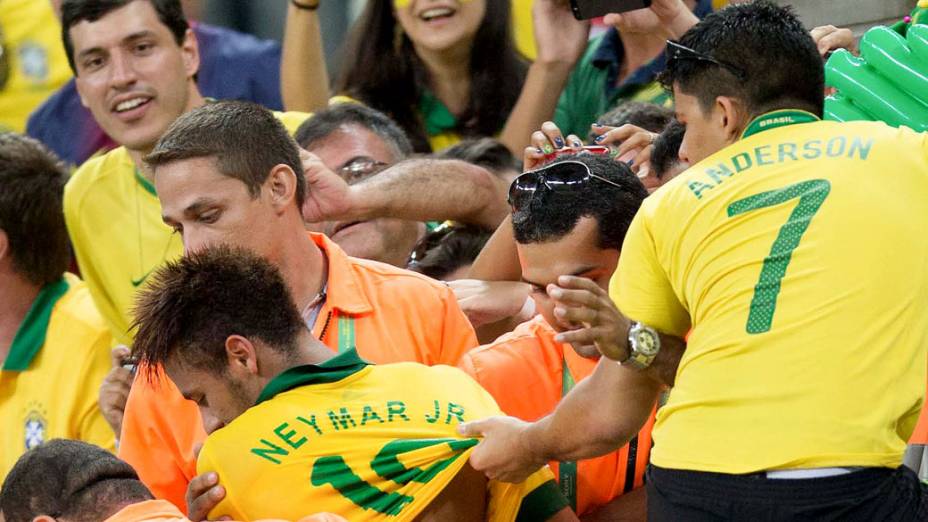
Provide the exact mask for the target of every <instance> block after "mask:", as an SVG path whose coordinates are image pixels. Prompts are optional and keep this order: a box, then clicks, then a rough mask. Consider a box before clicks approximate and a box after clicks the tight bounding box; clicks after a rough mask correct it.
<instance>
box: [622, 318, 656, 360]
mask: <svg viewBox="0 0 928 522" xmlns="http://www.w3.org/2000/svg"><path fill="white" fill-rule="evenodd" d="M660 351H661V337H660V335H658V333H657V331H656V330H654V328H651V327H650V326H647V325H644V324H641V323H635V322H633V323H632V324H631V326H630V327H629V329H628V359H625V360H624V361H622V362H621V363H620V364H622V365H623V366H631V367H632V368H634V369H636V370H644V369H645V368H647V367H649V366H651V363H653V362H654V358H655V357H657V354H658V352H660Z"/></svg>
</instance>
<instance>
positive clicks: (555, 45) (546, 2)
mask: <svg viewBox="0 0 928 522" xmlns="http://www.w3.org/2000/svg"><path fill="white" fill-rule="evenodd" d="M532 20H533V23H534V29H535V41H536V42H537V46H538V57H537V58H536V59H535V62H534V63H532V65H531V66H530V67H529V70H528V75H527V76H526V77H525V83H524V84H523V86H522V92H521V94H520V95H519V99H518V100H517V101H516V104H515V106H514V107H513V108H512V113H511V114H510V115H509V119H508V120H506V125H505V127H503V131H502V133H501V134H500V137H499V140H500V141H501V142H503V144H505V145H506V147H507V148H508V149H509V150H510V151H512V153H513V154H519V153H520V152H521V151H522V149H523V148H524V147H525V145H526V144H527V143H528V141H529V136H530V135H531V134H532V131H534V130H535V129H537V128H538V127H539V126H540V125H541V124H542V122H544V121H545V120H548V119H551V118H552V117H553V115H554V109H555V107H556V106H557V100H558V98H559V97H560V95H561V91H562V90H563V88H564V85H566V83H567V78H568V77H569V76H570V71H571V70H573V68H574V64H575V63H576V62H577V60H579V59H580V55H582V54H583V50H584V49H585V48H586V44H587V38H588V37H589V33H590V24H589V23H588V22H580V21H578V20H576V19H574V17H573V14H571V12H570V8H569V6H568V5H567V2H566V1H565V0H535V2H534V5H533V6H532Z"/></svg>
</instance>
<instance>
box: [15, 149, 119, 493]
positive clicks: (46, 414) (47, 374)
mask: <svg viewBox="0 0 928 522" xmlns="http://www.w3.org/2000/svg"><path fill="white" fill-rule="evenodd" d="M66 179H67V174H66V173H65V171H64V168H63V167H62V166H61V164H60V163H59V162H58V159H57V158H55V157H54V156H53V155H51V153H49V152H48V151H47V150H46V149H45V148H44V147H43V146H42V145H41V144H39V143H38V142H37V141H35V140H33V139H31V138H27V137H25V136H21V135H19V134H13V133H2V134H0V364H2V368H0V422H2V424H3V430H2V432H0V482H2V479H3V477H4V475H6V473H7V471H9V469H10V468H11V467H12V466H13V464H14V463H15V462H16V459H17V458H18V457H19V456H20V455H21V454H22V453H23V451H25V450H27V449H29V448H33V447H35V446H38V445H39V444H41V443H42V442H44V441H46V440H48V439H50V438H52V437H68V438H75V439H81V440H86V441H90V442H94V443H96V444H100V445H101V446H104V447H106V448H110V449H112V448H113V446H114V443H115V439H114V437H113V433H112V431H110V429H109V427H108V426H107V425H106V421H104V419H103V417H102V416H101V415H100V410H99V408H98V407H97V394H96V389H97V387H98V386H99V385H100V382H101V381H102V380H103V377H104V376H105V375H106V372H107V371H108V370H109V366H110V358H109V347H110V344H111V342H112V337H110V334H109V331H108V330H107V328H106V325H105V324H104V323H103V320H102V319H101V318H100V315H99V314H98V313H97V311H96V309H94V306H93V302H92V301H91V299H90V295H89V294H88V292H87V289H86V288H85V287H84V284H83V283H82V282H81V281H80V280H79V279H78V278H77V277H75V276H73V275H71V274H67V273H65V271H66V270H67V268H68V263H69V261H70V253H69V251H68V235H67V231H66V230H65V226H64V216H63V215H62V214H61V195H62V192H63V190H64V183H65V180H66Z"/></svg>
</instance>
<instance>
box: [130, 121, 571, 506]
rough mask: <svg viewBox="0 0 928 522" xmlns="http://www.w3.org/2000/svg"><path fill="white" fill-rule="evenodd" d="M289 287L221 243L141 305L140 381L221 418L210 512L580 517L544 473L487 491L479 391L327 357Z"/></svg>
mask: <svg viewBox="0 0 928 522" xmlns="http://www.w3.org/2000/svg"><path fill="white" fill-rule="evenodd" d="M169 135H170V133H169ZM156 154H157V152H156ZM159 171H160V168H159ZM161 175H162V174H161V173H160V172H158V173H157V174H156V178H155V179H156V183H159V184H160V178H161ZM289 288H291V285H289V284H288V283H286V282H285V278H284V277H282V275H281V273H280V271H278V270H277V268H275V267H274V266H273V265H272V264H271V263H269V262H267V261H266V260H264V259H263V258H261V257H259V256H258V255H256V254H255V253H253V252H250V251H248V250H245V249H240V248H231V247H229V246H225V245H218V246H210V247H205V248H204V249H200V250H197V251H196V252H191V253H190V254H188V255H187V256H186V257H184V258H182V259H181V260H179V261H177V262H175V263H169V264H168V265H167V266H166V267H164V268H163V269H161V270H160V271H158V272H157V273H156V275H155V277H154V278H153V281H152V283H151V284H150V286H149V288H148V289H147V290H145V291H144V292H143V293H142V294H141V296H140V298H139V300H138V302H137V307H136V314H137V316H136V322H135V325H136V326H137V333H136V338H135V346H134V348H135V350H136V351H137V353H138V354H139V357H140V360H141V363H142V365H143V367H144V368H147V369H148V371H146V372H145V374H146V375H147V376H148V377H149V378H155V379H158V372H157V371H156V370H155V368H161V367H163V368H164V370H165V373H166V374H167V375H168V376H170V378H171V380H173V381H174V382H175V383H176V384H177V386H178V388H179V389H180V391H181V392H182V393H183V395H184V396H185V397H186V398H188V399H190V400H191V401H194V402H196V404H197V405H198V406H199V408H200V410H201V411H202V412H203V416H204V417H214V418H216V419H218V421H219V422H220V423H221V424H222V425H223V427H222V429H220V430H218V431H215V432H213V433H212V434H211V435H210V436H209V437H208V438H207V439H206V442H205V443H204V445H203V449H202V451H201V452H200V456H199V462H198V466H197V468H198V471H199V472H201V473H210V472H215V473H218V475H219V477H220V483H221V484H222V486H223V488H224V490H225V499H224V500H223V501H222V502H220V503H219V504H218V505H217V506H215V507H214V508H213V509H212V510H211V511H210V516H211V517H212V518H219V517H222V516H228V517H232V518H238V519H242V520H250V519H254V518H258V517H262V516H273V517H279V518H285V519H291V520H292V519H294V518H296V517H297V516H299V514H300V513H301V512H302V511H303V510H305V509H306V506H313V507H314V508H315V509H320V510H324V511H329V512H333V513H336V514H339V515H342V516H344V517H346V518H349V519H351V520H359V519H361V518H362V517H366V516H370V515H371V514H381V515H384V516H387V515H389V516H394V517H402V520H411V519H413V518H417V517H422V519H424V520H451V519H453V520H462V521H470V520H473V521H477V520H492V521H500V522H510V521H513V520H515V519H516V517H517V516H522V517H525V516H529V517H531V518H532V519H533V520H550V519H554V520H576V517H574V515H573V513H572V512H570V510H569V509H568V508H567V507H566V502H565V501H564V499H563V497H561V496H560V494H559V493H558V491H557V487H556V486H555V483H554V477H553V476H552V475H551V472H550V470H547V469H543V470H541V471H539V472H536V473H535V474H533V475H532V476H531V477H529V479H528V480H526V481H525V482H524V483H522V484H519V485H511V484H501V483H496V482H490V483H489V484H487V481H486V479H485V478H484V477H483V476H481V475H479V474H476V473H473V471H472V470H471V469H470V468H469V467H468V466H467V454H468V452H469V451H470V448H472V447H473V446H474V445H475V444H476V441H474V440H468V439H461V438H459V437H457V436H456V435H455V425H456V424H457V422H461V421H463V420H465V419H469V418H476V417H479V416H482V415H486V414H487V413H490V414H492V413H493V412H498V411H499V410H498V408H497V407H496V405H495V404H494V403H493V400H492V399H491V398H490V397H489V396H488V395H487V394H486V392H485V391H484V390H483V389H481V388H480V386H479V385H478V384H477V383H476V382H474V381H473V380H471V379H469V378H468V377H467V376H466V375H464V373H463V372H461V371H459V370H456V369H454V368H450V367H447V366H438V367H434V368H429V367H427V366H423V365H421V364H410V363H403V364H387V365H380V366H376V365H372V364H369V363H367V362H365V361H364V360H362V359H361V358H360V357H359V356H358V352H357V351H356V350H355V346H349V347H347V349H345V350H343V351H342V352H341V353H339V354H338V355H336V354H334V353H333V352H332V350H331V349H329V347H328V346H326V345H325V344H323V343H322V342H320V341H318V340H317V339H315V337H314V336H313V335H312V334H311V333H310V332H309V331H308V330H307V329H306V327H305V319H304V317H303V315H302V314H301V313H300V309H299V308H298V306H297V304H296V302H295V301H294V300H293V299H292V298H291V292H290V290H289ZM365 342H366V341H361V342H358V343H357V346H358V347H359V348H363V346H364V343H365ZM275 426H276V427H275ZM310 437H311V438H312V442H311V443H310V444H306V442H308V441H309V438H310ZM368 466H370V467H372V468H373V469H374V470H375V471H376V472H377V475H371V474H369V473H366V472H364V471H362V470H364V469H367V467H368ZM358 473H361V474H362V476H363V477H364V478H361V476H358ZM275 484H277V485H279V484H286V485H287V487H275V486H274V485H275Z"/></svg>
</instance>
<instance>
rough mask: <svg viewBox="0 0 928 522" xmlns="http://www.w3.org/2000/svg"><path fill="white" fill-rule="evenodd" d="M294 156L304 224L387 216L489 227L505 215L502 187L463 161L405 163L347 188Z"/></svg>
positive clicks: (310, 159) (316, 164)
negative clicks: (303, 188) (301, 180)
mask: <svg viewBox="0 0 928 522" xmlns="http://www.w3.org/2000/svg"><path fill="white" fill-rule="evenodd" d="M300 157H301V159H302V161H303V172H304V175H305V176H306V183H307V188H308V190H307V196H306V200H305V201H304V202H303V219H304V220H306V221H307V222H310V223H314V222H319V221H334V220H355V219H357V220H365V219H372V218H376V217H392V218H398V219H408V220H413V221H428V220H446V219H452V220H454V221H459V222H461V223H468V224H474V225H480V226H484V227H487V228H495V227H496V226H497V225H499V223H500V221H502V220H503V218H504V217H505V216H506V214H507V213H508V208H507V206H506V198H505V195H504V194H505V187H504V186H503V185H504V183H503V182H502V181H501V180H500V179H499V178H497V177H496V176H494V175H493V174H491V173H490V172H489V171H487V170H486V169H484V168H482V167H478V166H476V165H472V164H470V163H467V162H464V161H458V160H438V159H411V160H406V161H403V162H400V163H397V164H396V165H393V166H391V167H390V168H388V169H386V170H384V171H383V172H380V173H378V174H377V175H376V176H372V177H371V178H369V179H367V180H365V181H363V182H361V183H357V184H354V185H350V186H349V185H348V184H347V183H346V182H345V181H344V180H343V179H342V178H341V177H339V176H338V175H337V174H335V173H334V172H332V171H331V170H329V168H328V167H326V166H325V164H323V163H322V161H320V160H319V158H318V157H316V156H315V155H314V154H311V153H309V152H306V151H301V152H300Z"/></svg>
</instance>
